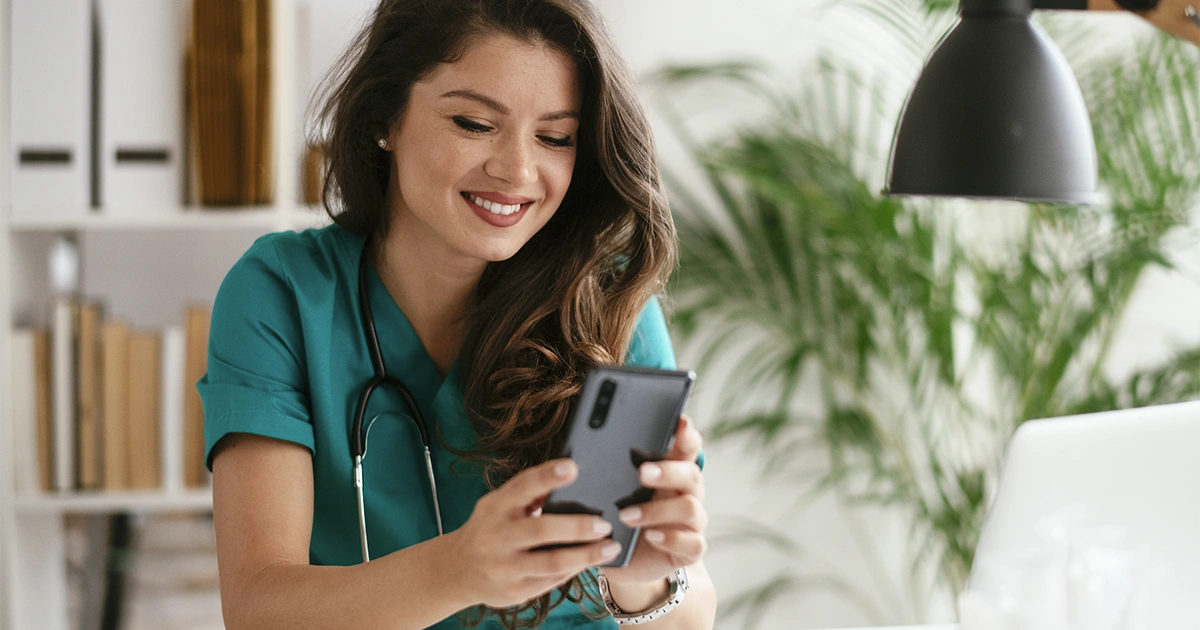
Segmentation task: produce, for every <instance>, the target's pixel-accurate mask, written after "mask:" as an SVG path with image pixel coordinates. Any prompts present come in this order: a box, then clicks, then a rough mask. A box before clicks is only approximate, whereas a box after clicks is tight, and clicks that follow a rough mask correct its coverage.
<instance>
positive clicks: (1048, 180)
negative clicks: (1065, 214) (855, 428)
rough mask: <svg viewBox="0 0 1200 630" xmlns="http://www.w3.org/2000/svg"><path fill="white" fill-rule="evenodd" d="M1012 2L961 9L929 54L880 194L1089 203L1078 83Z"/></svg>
mask: <svg viewBox="0 0 1200 630" xmlns="http://www.w3.org/2000/svg"><path fill="white" fill-rule="evenodd" d="M1014 4H1015V5H1018V6H1019V5H1020V4H1021V3H1020V2H1019V1H1018V2H1015V3H1014V2H1011V1H1010V2H1003V1H1002V2H998V3H993V4H989V3H987V2H984V1H982V0H976V1H974V2H970V1H967V2H964V7H963V15H962V20H961V21H959V23H958V24H957V25H956V26H955V27H954V29H953V30H951V32H950V33H949V34H948V35H947V36H946V37H945V38H944V39H943V40H942V43H941V44H940V45H939V46H938V47H937V49H936V50H935V51H934V53H933V55H931V56H930V58H929V61H928V62H927V63H926V65H925V69H924V70H923V71H922V73H921V77H920V78H919V79H918V80H917V85H916V87H915V88H913V91H912V94H911V95H910V96H909V100H908V103H907V104H906V105H905V108H904V114H903V116H902V117H901V120H900V123H899V125H898V126H897V130H896V137H895V142H894V144H893V147H892V161H891V168H890V173H889V177H888V190H887V193H888V194H892V195H922V196H940V197H971V198H991V199H1014V200H1022V201H1039V202H1055V203H1079V204H1082V203H1095V202H1097V200H1098V195H1097V194H1096V146H1095V142H1094V140H1093V139H1092V130H1091V122H1090V119H1089V117H1088V112H1087V107H1086V105H1085V104H1084V102H1083V95H1082V94H1081V93H1080V91H1079V84H1078V83H1077V82H1076V81H1075V76H1074V74H1072V72H1071V68H1070V66H1069V65H1068V64H1067V61H1066V59H1065V58H1064V57H1063V55H1062V53H1061V52H1060V51H1059V50H1058V48H1057V47H1056V46H1055V45H1054V43H1053V42H1051V41H1050V39H1049V38H1048V37H1047V36H1046V35H1045V34H1044V33H1043V32H1042V31H1041V30H1040V29H1039V28H1038V27H1037V26H1035V25H1034V24H1033V23H1032V21H1031V20H1030V16H1031V14H1032V9H1031V8H1029V6H1028V3H1026V5H1025V7H1024V10H1020V9H1018V10H1013V9H1012V5H1014Z"/></svg>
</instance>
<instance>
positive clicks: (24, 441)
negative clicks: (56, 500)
mask: <svg viewBox="0 0 1200 630" xmlns="http://www.w3.org/2000/svg"><path fill="white" fill-rule="evenodd" d="M36 334H38V333H36V332H35V331H34V330H32V329H29V328H18V329H15V330H13V333H12V380H11V383H12V407H13V408H12V419H13V467H14V468H15V471H14V481H15V483H16V491H17V494H18V495H25V496H28V495H33V494H37V493H38V492H40V491H41V488H42V485H41V482H40V480H39V479H38V476H39V475H38V465H39V464H38V441H37V432H38V402H37V392H38V383H37V379H38V375H37V364H36V363H35V361H34V356H35V354H34V336H35V335H36ZM41 334H43V335H44V334H45V333H44V332H42V333H41Z"/></svg>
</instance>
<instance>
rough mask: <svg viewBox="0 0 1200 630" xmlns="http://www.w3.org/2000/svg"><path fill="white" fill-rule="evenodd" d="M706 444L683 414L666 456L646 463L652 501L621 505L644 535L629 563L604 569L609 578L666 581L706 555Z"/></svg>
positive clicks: (646, 481) (643, 474)
mask: <svg viewBox="0 0 1200 630" xmlns="http://www.w3.org/2000/svg"><path fill="white" fill-rule="evenodd" d="M703 444H704V438H702V437H701V436H700V432H699V431H698V430H696V427H695V426H693V425H692V422H691V420H689V419H688V417H687V416H682V417H680V418H679V426H678V428H677V429H676V433H675V443H674V444H673V445H672V446H671V451H670V452H669V453H667V458H666V459H665V460H663V461H659V462H647V463H645V464H642V466H641V468H640V469H639V471H638V472H639V477H640V478H641V483H642V485H643V486H645V487H647V488H654V489H655V490H656V492H655V493H654V498H653V499H651V500H650V501H648V502H646V503H641V504H639V505H634V506H630V507H627V508H625V509H624V510H621V515H620V516H621V521H622V522H623V523H625V524H626V525H629V526H630V527H641V528H642V535H641V537H640V540H639V541H638V544H637V549H636V550H635V551H634V553H633V559H632V560H631V561H630V563H629V566H627V567H625V568H621V569H616V568H603V569H602V571H604V574H605V576H606V577H607V578H608V580H609V582H610V583H614V584H615V583H622V582H629V583H639V582H645V583H652V582H661V581H663V580H665V579H666V577H667V576H668V575H670V574H671V573H674V572H675V570H676V569H679V568H680V567H685V566H688V565H691V564H695V563H696V562H699V561H700V559H701V558H702V557H703V556H704V552H705V550H706V549H707V548H708V541H707V539H705V537H704V530H705V528H706V527H707V526H708V512H707V511H705V509H704V478H703V476H702V475H701V474H700V466H698V465H697V464H696V458H698V457H699V456H700V448H701V447H702V446H703Z"/></svg>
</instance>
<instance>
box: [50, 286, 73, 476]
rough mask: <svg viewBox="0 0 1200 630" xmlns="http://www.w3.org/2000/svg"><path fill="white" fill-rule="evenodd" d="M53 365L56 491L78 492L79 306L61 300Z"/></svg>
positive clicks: (55, 316)
mask: <svg viewBox="0 0 1200 630" xmlns="http://www.w3.org/2000/svg"><path fill="white" fill-rule="evenodd" d="M52 321H53V328H52V329H51V338H50V343H51V354H52V356H51V365H52V369H53V370H54V381H53V383H54V488H55V489H56V490H59V491H63V492H65V491H69V490H74V489H75V480H76V476H75V462H76V461H77V459H76V457H77V455H76V452H75V442H76V437H75V351H76V346H75V344H76V343H77V340H76V335H77V333H78V330H79V304H78V302H77V301H76V300H74V299H73V298H69V297H58V298H55V300H54V305H53V317H52Z"/></svg>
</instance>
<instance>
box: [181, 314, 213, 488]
mask: <svg viewBox="0 0 1200 630" xmlns="http://www.w3.org/2000/svg"><path fill="white" fill-rule="evenodd" d="M211 318H212V313H211V311H210V310H209V309H208V308H207V307H204V306H190V307H188V309H187V316H186V319H185V322H184V339H185V341H184V345H185V349H184V352H185V355H186V356H185V357H184V392H183V396H184V398H183V484H184V487H186V488H190V489H196V488H204V487H207V486H208V464H207V462H205V460H204V451H205V442H204V404H203V402H202V401H201V400H200V392H198V391H196V381H199V380H200V378H201V377H203V376H204V374H205V372H207V371H208V327H209V322H210V319H211Z"/></svg>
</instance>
